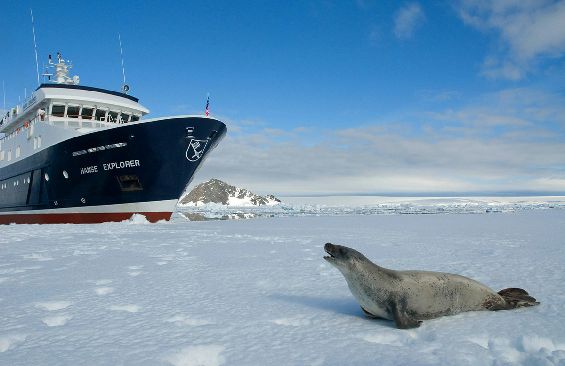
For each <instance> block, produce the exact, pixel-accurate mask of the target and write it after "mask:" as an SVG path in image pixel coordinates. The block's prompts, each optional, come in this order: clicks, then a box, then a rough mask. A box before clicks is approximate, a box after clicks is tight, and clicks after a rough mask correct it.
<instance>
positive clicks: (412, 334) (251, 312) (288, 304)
mask: <svg viewBox="0 0 565 366" xmlns="http://www.w3.org/2000/svg"><path fill="white" fill-rule="evenodd" d="M536 207H541V208H545V209H532V208H531V207H530V208H527V207H526V208H524V209H513V210H508V211H507V212H496V213H495V212H488V213H487V212H486V210H485V211H481V212H483V213H481V214H462V213H459V214H436V215H423V214H411V215H375V214H347V212H348V211H344V212H343V213H342V214H339V213H338V212H337V211H332V212H333V213H332V214H331V215H304V216H296V215H290V216H289V217H261V218H255V219H250V220H228V221H206V222H192V221H187V220H185V219H183V218H182V216H181V215H180V214H175V219H174V220H173V221H172V222H169V223H157V224H145V222H144V221H143V220H141V219H140V218H136V219H134V220H133V221H128V222H121V223H108V224H99V225H7V226H2V227H0V230H1V232H2V235H1V236H0V365H207V366H212V365H265V364H280V365H377V364H378V365H407V364H410V365H515V364H522V365H564V364H565V328H564V326H563V324H565V291H563V283H564V282H565V271H563V268H564V267H565V250H563V246H564V244H565V239H564V238H565V210H563V209H561V208H549V207H546V206H543V205H542V206H539V205H538V206H536ZM552 207H555V206H552ZM344 213H345V214H344ZM328 241H331V242H334V243H339V244H344V245H348V246H351V247H354V248H357V249H358V250H360V251H361V252H363V253H364V254H365V255H366V256H367V257H369V258H371V259H372V260H373V261H375V262H376V263H378V264H381V265H383V266H385V267H389V268H394V269H424V270H434V271H445V272H452V273H459V274H462V275H465V276H469V277H472V278H474V279H476V280H478V281H481V282H483V283H485V284H486V285H488V286H490V287H492V288H493V289H495V290H499V289H502V288H505V287H514V286H516V287H522V288H524V289H526V290H528V291H529V292H530V293H531V294H532V295H533V296H534V297H536V298H537V299H538V300H539V301H540V302H541V305H539V306H537V307H533V308H525V309H519V310H514V311H501V312H470V313H464V314H459V315H456V316H451V317H443V318H440V319H435V320H429V321H424V323H423V325H422V326H421V327H420V328H418V329H413V330H398V329H396V328H394V326H393V323H392V322H390V321H385V320H370V319H367V318H365V317H364V316H363V313H362V311H361V309H360V308H359V306H358V305H357V303H356V301H355V299H354V298H353V296H352V295H351V293H350V292H349V289H348V288H347V285H346V283H345V280H344V279H343V277H342V275H341V274H340V273H339V272H338V271H337V270H336V269H335V268H333V267H331V266H330V265H329V264H327V263H326V262H325V261H324V260H323V259H322V256H323V255H324V252H323V245H324V243H326V242H328ZM47 258H49V260H46V259H47Z"/></svg>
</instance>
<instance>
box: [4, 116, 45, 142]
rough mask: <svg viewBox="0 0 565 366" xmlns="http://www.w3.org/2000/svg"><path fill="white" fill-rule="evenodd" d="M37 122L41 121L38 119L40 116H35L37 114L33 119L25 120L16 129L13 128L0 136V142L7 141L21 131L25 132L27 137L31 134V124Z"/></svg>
mask: <svg viewBox="0 0 565 366" xmlns="http://www.w3.org/2000/svg"><path fill="white" fill-rule="evenodd" d="M38 122H41V121H40V118H39V117H37V116H36V117H34V118H33V119H31V120H29V121H25V122H24V123H23V124H22V125H21V126H20V127H17V128H16V129H14V130H13V131H12V132H10V133H9V134H5V135H4V136H3V137H2V138H0V142H3V141H8V140H10V139H12V138H14V137H16V136H17V135H19V134H20V133H22V132H27V133H28V138H30V137H31V134H30V132H29V131H31V128H32V126H33V125H35V124H36V123H38Z"/></svg>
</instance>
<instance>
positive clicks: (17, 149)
mask: <svg viewBox="0 0 565 366" xmlns="http://www.w3.org/2000/svg"><path fill="white" fill-rule="evenodd" d="M21 154H22V148H21V147H19V146H18V147H16V159H17V158H19V157H20V155H21Z"/></svg>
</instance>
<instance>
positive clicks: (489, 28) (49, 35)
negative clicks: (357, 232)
mask: <svg viewBox="0 0 565 366" xmlns="http://www.w3.org/2000/svg"><path fill="white" fill-rule="evenodd" d="M30 8H32V9H33V13H34V20H35V31H36V40H37V45H38V54H39V60H40V61H39V64H40V69H42V68H43V66H42V65H43V64H44V63H45V62H46V59H47V54H49V53H51V54H56V52H57V51H60V52H62V54H63V56H64V58H66V59H70V60H72V61H73V64H74V68H73V70H72V74H73V75H74V74H77V75H79V76H80V79H81V84H82V85H89V86H96V87H102V88H107V89H112V90H119V89H120V88H121V84H122V70H121V61H120V47H119V42H118V34H120V36H121V40H122V44H123V54H124V64H125V74H126V81H127V83H128V84H129V85H130V87H131V94H133V95H135V96H136V97H138V98H140V102H141V103H142V104H143V105H144V106H146V107H147V108H148V109H149V110H150V111H151V114H150V116H151V117H158V116H166V115H179V114H202V113H203V110H204V106H205V103H206V95H207V94H208V93H209V94H210V107H211V113H212V116H213V117H215V118H218V119H220V120H222V121H224V122H226V124H227V126H228V135H227V137H226V138H225V139H224V140H223V141H222V142H221V143H220V145H219V146H218V148H217V150H215V151H214V152H213V153H212V154H211V155H210V156H209V158H208V159H207V160H206V162H205V164H204V166H203V168H202V169H201V170H200V171H199V172H198V173H197V175H196V176H195V178H194V183H199V182H202V181H204V180H206V179H208V178H212V177H213V178H219V179H223V180H225V181H227V182H228V183H231V184H235V185H238V186H242V187H246V188H248V189H251V190H253V191H257V192H259V193H274V194H278V195H293V194H358V193H361V194H432V193H433V194H449V193H454V192H455V193H459V194H461V193H466V194H471V193H473V194H476V193H493V192H494V193H522V194H524V193H538V194H541V193H543V194H546V193H551V194H565V58H564V55H565V1H548V0H499V1H495V2H493V1H487V0H456V1H382V0H340V1H337V0H336V1H333V0H302V1H293V0H290V1H284V2H283V1H267V0H263V1H245V2H234V1H227V0H226V1H182V2H181V1H144V2H139V1H119V2H116V1H105V0H101V1H97V2H75V1H59V0H53V1H49V2H46V1H33V0H32V1H15V0H2V1H1V2H0V17H1V18H2V30H0V47H2V50H3V52H2V57H1V58H0V80H2V81H3V83H4V85H5V90H6V104H7V106H8V107H9V106H11V105H13V104H15V103H17V102H18V100H19V98H23V97H24V94H29V93H30V91H31V90H33V89H35V88H36V87H37V76H36V67H35V55H34V49H33V35H32V31H31V19H30ZM40 71H41V70H40ZM2 107H3V105H0V109H1V108H2Z"/></svg>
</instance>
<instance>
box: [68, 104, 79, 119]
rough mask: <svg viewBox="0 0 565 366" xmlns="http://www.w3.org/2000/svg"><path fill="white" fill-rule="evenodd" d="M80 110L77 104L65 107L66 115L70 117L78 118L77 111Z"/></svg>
mask: <svg viewBox="0 0 565 366" xmlns="http://www.w3.org/2000/svg"><path fill="white" fill-rule="evenodd" d="M79 111H80V107H79V106H74V105H73V106H71V105H70V106H68V107H67V117H70V118H78V113H79Z"/></svg>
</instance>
